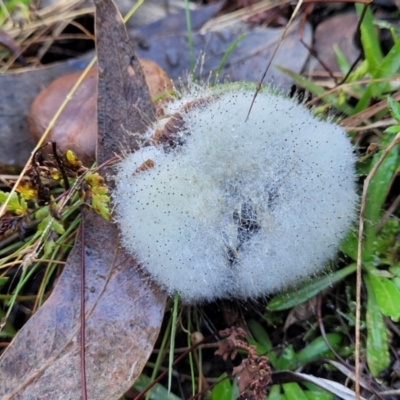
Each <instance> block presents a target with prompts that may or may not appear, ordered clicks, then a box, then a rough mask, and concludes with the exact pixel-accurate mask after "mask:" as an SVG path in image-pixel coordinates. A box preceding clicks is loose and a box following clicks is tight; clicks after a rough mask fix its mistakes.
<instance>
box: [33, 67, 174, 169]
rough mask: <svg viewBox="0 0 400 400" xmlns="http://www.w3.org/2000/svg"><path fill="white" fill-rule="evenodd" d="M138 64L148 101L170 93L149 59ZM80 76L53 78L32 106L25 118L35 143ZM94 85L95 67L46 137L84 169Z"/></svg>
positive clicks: (90, 156)
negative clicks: (148, 95)
mask: <svg viewBox="0 0 400 400" xmlns="http://www.w3.org/2000/svg"><path fill="white" fill-rule="evenodd" d="M140 65H141V67H142V69H143V73H144V77H145V79H146V83H147V86H148V87H149V92H150V96H151V98H153V99H154V98H156V99H157V98H159V97H163V95H164V94H168V93H169V92H171V91H172V89H173V86H172V83H171V81H170V79H169V78H168V76H167V75H166V73H165V72H164V70H163V69H161V68H160V67H159V66H158V65H157V64H155V63H154V62H152V61H149V60H140ZM80 75H81V72H77V73H74V74H69V75H65V76H62V77H61V78H58V79H56V80H55V81H54V82H53V83H51V84H50V86H48V87H47V88H46V89H44V90H43V91H42V92H41V93H40V94H39V95H38V96H37V97H36V99H35V100H34V102H33V103H32V106H31V109H30V111H29V114H28V117H27V118H28V126H29V131H30V133H31V135H32V137H33V140H34V141H35V142H36V143H37V142H38V141H39V139H40V138H41V136H42V135H43V132H44V131H45V129H46V128H47V126H48V125H49V122H50V121H51V119H52V118H53V117H54V115H55V113H56V112H57V110H58V108H59V107H60V106H61V104H62V102H63V101H64V99H65V97H66V96H67V95H68V93H69V91H70V90H71V89H72V87H73V86H74V84H75V83H76V81H77V80H78V79H79V77H80ZM97 82H98V77H97V68H92V69H91V70H90V71H89V73H88V74H87V76H86V77H85V79H84V80H83V81H82V83H81V85H80V86H79V87H78V88H77V90H76V91H75V93H74V94H73V97H72V99H71V101H69V102H68V103H67V105H66V107H65V108H64V110H63V112H62V113H61V114H60V116H59V118H58V119H57V121H56V123H55V125H54V127H53V128H52V129H51V130H50V132H49V135H48V140H54V141H56V142H57V146H58V148H59V150H60V151H61V152H65V151H67V150H72V151H73V152H74V153H75V154H76V156H77V158H78V159H79V160H81V161H82V162H83V164H84V165H86V166H90V165H91V164H92V163H93V162H94V160H95V151H96V137H97Z"/></svg>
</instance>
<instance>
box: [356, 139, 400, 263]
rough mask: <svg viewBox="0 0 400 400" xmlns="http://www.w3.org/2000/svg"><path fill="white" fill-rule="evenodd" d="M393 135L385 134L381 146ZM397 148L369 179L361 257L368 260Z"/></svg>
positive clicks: (395, 167)
mask: <svg viewBox="0 0 400 400" xmlns="http://www.w3.org/2000/svg"><path fill="white" fill-rule="evenodd" d="M392 139H393V135H389V134H386V135H384V136H383V138H382V140H381V143H380V145H381V147H383V148H384V147H386V146H388V145H389V143H390V142H391V140H392ZM383 152H384V150H381V151H379V152H378V153H377V154H375V155H374V157H373V159H372V165H375V164H376V163H377V162H378V160H379V158H380V157H381V156H382V154H383ZM399 161H400V159H399V149H398V146H395V147H394V148H393V149H392V151H391V152H390V153H389V154H388V155H387V156H386V158H385V160H384V161H383V162H382V164H381V166H380V167H379V169H378V170H377V171H376V174H375V175H374V177H373V178H372V179H371V181H370V184H369V188H368V192H367V203H366V206H365V240H364V254H363V259H366V260H370V259H371V258H372V251H373V243H374V241H375V240H376V234H375V224H376V223H377V222H378V221H379V219H380V217H381V215H382V207H383V204H384V202H385V199H386V196H387V192H388V190H389V188H390V183H391V181H392V179H393V175H394V174H395V172H396V170H397V168H398V167H399V166H400V163H399Z"/></svg>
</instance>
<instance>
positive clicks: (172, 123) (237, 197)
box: [114, 87, 356, 302]
mask: <svg viewBox="0 0 400 400" xmlns="http://www.w3.org/2000/svg"><path fill="white" fill-rule="evenodd" d="M253 95H254V91H253V90H247V89H245V88H242V89H236V90H233V89H231V88H230V89H226V88H223V87H222V88H219V89H218V88H214V89H213V90H212V91H211V90H207V89H197V91H196V93H195V94H193V93H189V94H188V95H187V96H183V98H181V99H180V100H178V101H176V102H175V103H172V104H171V105H170V106H169V116H167V117H164V118H163V119H162V120H160V121H159V122H157V124H156V125H155V126H153V127H152V128H151V129H150V130H149V131H148V133H147V140H145V141H144V142H143V145H142V147H141V148H140V149H139V150H138V151H136V152H135V153H133V154H129V155H127V156H126V157H125V158H124V159H123V161H121V163H120V165H119V168H118V172H117V175H116V178H115V179H116V188H115V192H114V203H115V211H116V220H117V222H118V224H119V227H120V232H121V241H122V245H123V247H124V248H125V249H126V251H127V252H129V253H130V254H132V255H133V256H134V257H136V259H137V260H138V261H139V263H140V265H141V266H142V267H143V268H144V269H145V270H146V271H147V272H148V273H149V274H150V276H151V277H152V279H153V280H154V281H155V282H157V283H158V284H159V285H160V286H161V287H162V288H164V289H165V290H167V291H168V293H169V294H171V295H172V294H174V293H176V292H177V293H179V294H180V296H181V297H182V298H183V300H185V301H186V302H198V301H210V300H214V299H217V298H243V299H244V298H256V297H259V296H264V295H267V294H270V293H273V292H276V291H279V290H281V289H284V288H287V287H289V286H290V285H293V284H298V283H300V282H301V281H302V280H303V279H304V278H305V277H307V276H310V275H313V274H315V273H317V272H319V271H321V270H322V269H323V267H324V265H325V264H326V263H327V262H328V261H329V260H331V259H332V258H334V257H335V255H336V253H337V250H338V247H339V245H340V242H341V240H342V239H343V238H344V236H345V235H346V232H347V231H348V230H349V228H350V226H351V223H352V221H353V220H354V216H355V203H356V192H355V179H354V161H355V159H354V156H353V152H352V146H351V144H350V141H349V139H348V138H347V136H346V134H345V132H344V130H343V129H341V128H340V127H339V126H337V125H335V124H333V123H331V122H327V121H323V120H322V119H320V118H316V117H314V116H313V115H312V113H311V111H309V110H308V109H306V108H305V107H303V106H302V105H300V104H298V103H296V101H294V100H291V99H289V98H286V97H285V96H282V95H280V94H277V93H273V92H270V91H264V92H261V93H259V94H258V96H257V98H256V100H255V102H254V105H253V107H252V111H251V113H250V115H249V117H248V119H247V120H246V117H247V113H248V111H249V107H250V104H251V101H252V99H253Z"/></svg>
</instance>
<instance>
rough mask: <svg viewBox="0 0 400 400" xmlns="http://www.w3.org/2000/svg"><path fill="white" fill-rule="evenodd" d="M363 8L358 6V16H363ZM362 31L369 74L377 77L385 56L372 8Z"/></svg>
mask: <svg viewBox="0 0 400 400" xmlns="http://www.w3.org/2000/svg"><path fill="white" fill-rule="evenodd" d="M363 8H364V5H361V4H356V10H357V14H358V16H360V15H361V12H362V10H363ZM360 30H361V44H362V47H363V50H364V54H365V58H366V59H367V61H368V66H369V72H370V74H372V76H374V77H375V74H376V73H377V71H378V66H379V65H380V64H381V62H382V60H383V55H382V50H381V46H380V44H379V38H378V35H377V33H376V28H375V26H374V23H373V16H372V11H371V8H370V7H368V9H367V11H366V13H365V15H364V19H363V21H362V24H361V27H360Z"/></svg>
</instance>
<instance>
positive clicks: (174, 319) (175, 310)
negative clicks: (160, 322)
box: [168, 293, 179, 393]
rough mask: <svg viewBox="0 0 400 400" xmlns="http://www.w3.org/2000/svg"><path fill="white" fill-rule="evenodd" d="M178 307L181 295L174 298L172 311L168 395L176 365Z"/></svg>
mask: <svg viewBox="0 0 400 400" xmlns="http://www.w3.org/2000/svg"><path fill="white" fill-rule="evenodd" d="M178 306H179V294H178V293H176V294H175V296H174V308H173V309H172V326H171V342H170V346H169V360H168V393H169V392H170V391H171V383H172V369H173V364H174V350H175V336H176V324H177V323H178Z"/></svg>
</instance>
